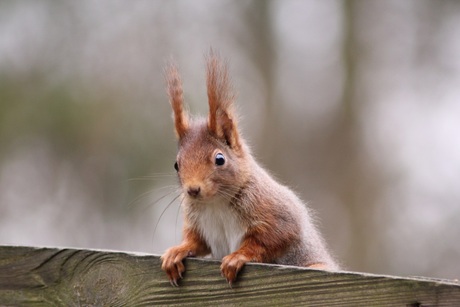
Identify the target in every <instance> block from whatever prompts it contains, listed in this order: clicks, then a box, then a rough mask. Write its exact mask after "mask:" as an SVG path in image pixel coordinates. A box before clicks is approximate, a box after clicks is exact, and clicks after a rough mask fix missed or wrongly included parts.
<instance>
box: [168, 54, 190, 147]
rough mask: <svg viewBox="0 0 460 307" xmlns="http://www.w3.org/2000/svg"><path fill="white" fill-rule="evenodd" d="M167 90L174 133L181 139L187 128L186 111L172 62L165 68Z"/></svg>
mask: <svg viewBox="0 0 460 307" xmlns="http://www.w3.org/2000/svg"><path fill="white" fill-rule="evenodd" d="M165 78H166V83H167V92H168V96H169V102H170V104H171V106H172V109H173V118H174V126H175V129H176V135H177V137H178V138H179V139H181V138H182V137H183V136H184V135H185V134H186V132H187V130H188V129H189V121H188V115H187V112H186V111H185V110H184V99H183V91H182V80H181V78H180V75H179V71H178V70H177V67H176V65H174V63H172V62H171V63H169V65H168V66H167V67H166V69H165Z"/></svg>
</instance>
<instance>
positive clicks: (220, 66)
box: [161, 50, 339, 286]
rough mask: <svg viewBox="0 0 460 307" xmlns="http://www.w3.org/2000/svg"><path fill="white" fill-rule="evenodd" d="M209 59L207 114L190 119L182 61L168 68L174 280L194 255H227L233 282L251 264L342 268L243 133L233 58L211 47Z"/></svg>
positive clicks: (166, 263) (224, 269)
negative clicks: (177, 217)
mask: <svg viewBox="0 0 460 307" xmlns="http://www.w3.org/2000/svg"><path fill="white" fill-rule="evenodd" d="M206 60H207V61H206V62H207V65H206V66H207V70H206V73H207V74H206V85H207V96H208V103H209V115H208V117H207V119H204V118H201V119H193V120H192V119H191V118H190V117H189V115H188V113H187V112H186V110H185V108H184V102H183V90H182V81H181V78H180V75H179V73H178V70H177V68H176V66H175V65H174V64H170V65H169V66H168V67H167V68H166V70H165V73H166V83H167V92H168V95H169V102H170V104H171V106H172V109H173V119H174V126H175V133H176V136H177V139H178V145H179V146H178V147H179V149H178V154H177V159H176V162H175V163H174V168H175V169H176V171H177V175H178V178H179V184H180V190H181V193H182V197H183V202H182V205H183V211H184V225H183V240H182V243H181V244H180V245H178V246H175V247H171V248H169V249H168V250H166V252H165V253H164V254H163V255H162V256H161V260H162V269H163V270H164V271H165V272H166V274H167V275H168V277H169V281H170V283H171V285H172V286H178V280H179V279H181V278H182V275H183V273H184V272H185V266H184V264H183V259H184V258H186V257H195V256H197V257H200V256H201V257H204V256H207V255H211V257H212V258H215V259H222V264H221V267H220V269H221V273H222V276H223V277H225V279H226V280H227V282H228V283H229V284H230V286H232V283H233V282H234V281H235V280H236V277H237V274H238V272H239V271H240V270H241V269H242V267H243V266H244V264H245V263H247V262H263V263H273V264H283V265H294V266H303V267H309V268H315V269H324V270H338V269H339V267H338V265H337V264H336V262H335V261H334V259H333V257H332V256H331V255H330V253H329V252H328V250H327V248H326V245H325V242H324V240H323V238H322V236H321V234H320V233H319V231H318V229H317V227H316V226H315V224H314V221H313V219H312V216H311V213H310V211H309V209H308V208H307V207H306V205H305V204H304V203H303V202H302V201H301V200H300V199H299V197H297V196H296V194H295V193H294V192H292V191H291V190H290V189H289V188H287V187H286V186H284V185H282V184H280V183H278V182H277V181H276V180H275V179H274V178H273V177H272V176H271V175H269V173H268V172H267V171H266V170H265V169H263V168H262V167H261V166H260V165H259V164H258V163H257V162H256V160H255V159H254V157H253V155H252V154H251V151H250V149H249V147H248V145H247V144H246V142H245V140H244V138H243V137H242V135H241V133H240V132H239V130H238V121H237V118H236V113H235V111H234V105H233V102H234V100H235V95H234V91H233V88H232V85H231V83H230V78H229V74H228V65H227V63H226V62H224V61H223V60H222V59H221V57H220V56H219V55H218V54H216V53H215V52H213V51H212V50H211V52H210V53H209V55H208V56H207V57H206Z"/></svg>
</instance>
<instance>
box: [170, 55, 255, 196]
mask: <svg viewBox="0 0 460 307" xmlns="http://www.w3.org/2000/svg"><path fill="white" fill-rule="evenodd" d="M166 78H167V84H168V94H169V100H170V103H171V106H172V109H173V118H174V125H175V131H176V136H177V138H178V140H179V152H178V154H177V159H176V163H175V164H174V167H175V169H176V171H177V173H178V176H179V180H180V183H181V186H182V189H183V193H184V195H185V197H187V198H190V199H194V200H203V201H206V200H210V199H213V198H214V197H216V196H217V197H223V198H226V199H230V198H231V197H233V195H235V194H236V193H237V192H238V191H239V189H240V188H241V187H242V186H243V184H244V182H245V181H246V178H247V176H248V171H247V167H248V166H247V156H248V153H247V149H246V146H245V145H244V143H243V140H242V138H241V137H240V135H239V132H238V128H237V120H236V116H235V113H234V111H233V100H234V94H233V91H232V87H231V84H230V80H229V76H228V70H227V66H226V65H225V63H223V62H222V61H221V60H220V59H219V57H218V56H216V55H215V54H214V53H213V52H212V51H211V53H210V55H209V56H208V58H207V76H206V83H207V92H208V103H209V115H208V118H207V119H206V120H204V119H202V120H194V121H192V120H190V118H189V116H188V114H187V112H186V110H185V109H184V104H183V95H182V82H181V79H180V76H179V73H178V71H177V69H176V67H175V66H174V65H170V66H169V67H168V69H167V71H166Z"/></svg>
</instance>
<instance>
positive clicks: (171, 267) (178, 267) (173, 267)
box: [161, 246, 192, 287]
mask: <svg viewBox="0 0 460 307" xmlns="http://www.w3.org/2000/svg"><path fill="white" fill-rule="evenodd" d="M187 256H192V253H191V252H190V251H189V250H186V249H184V248H183V247H181V246H175V247H171V248H170V249H168V250H167V251H166V252H165V253H164V254H163V256H161V261H162V264H161V269H162V270H163V271H165V272H166V274H167V275H168V277H169V282H170V283H171V285H172V286H173V287H178V286H179V284H178V283H177V282H178V280H179V279H181V278H182V273H184V272H185V266H184V263H183V262H182V260H184V258H185V257H187Z"/></svg>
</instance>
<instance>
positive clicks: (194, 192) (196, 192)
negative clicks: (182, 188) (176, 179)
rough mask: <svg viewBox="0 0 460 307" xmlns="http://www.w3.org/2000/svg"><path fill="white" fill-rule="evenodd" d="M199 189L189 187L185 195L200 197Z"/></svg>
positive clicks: (197, 187)
mask: <svg viewBox="0 0 460 307" xmlns="http://www.w3.org/2000/svg"><path fill="white" fill-rule="evenodd" d="M200 191H201V188H200V187H199V186H196V187H189V188H188V189H187V194H188V195H190V196H191V197H197V196H198V195H200Z"/></svg>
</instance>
